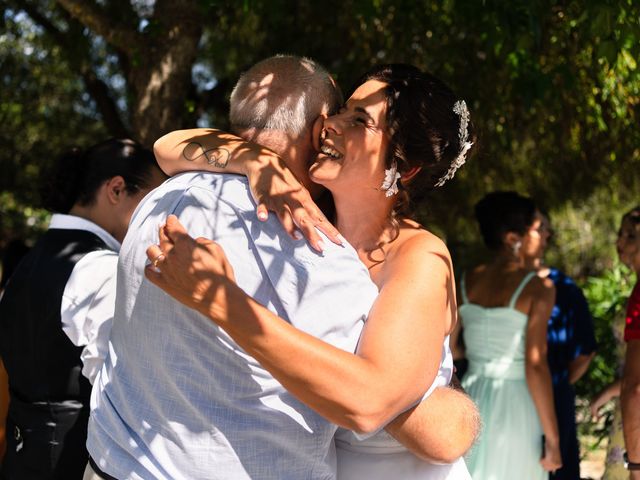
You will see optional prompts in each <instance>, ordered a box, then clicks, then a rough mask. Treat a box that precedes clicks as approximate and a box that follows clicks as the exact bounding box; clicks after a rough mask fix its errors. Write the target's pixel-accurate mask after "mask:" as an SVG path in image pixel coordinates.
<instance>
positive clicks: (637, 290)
mask: <svg viewBox="0 0 640 480" xmlns="http://www.w3.org/2000/svg"><path fill="white" fill-rule="evenodd" d="M631 340H640V282H638V283H637V284H636V286H635V287H634V288H633V292H631V296H630V297H629V303H627V316H626V324H625V329H624V341H625V342H629V341H631Z"/></svg>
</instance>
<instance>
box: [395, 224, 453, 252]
mask: <svg viewBox="0 0 640 480" xmlns="http://www.w3.org/2000/svg"><path fill="white" fill-rule="evenodd" d="M396 241H397V242H398V243H397V251H398V253H400V252H402V253H403V254H407V253H420V254H435V255H444V256H445V257H446V258H447V259H449V260H450V259H451V255H450V253H449V249H448V248H447V245H446V244H445V243H444V241H443V240H442V239H441V238H440V237H438V236H437V235H435V234H434V233H432V232H430V231H429V230H427V229H426V228H424V227H423V226H422V225H420V224H419V223H417V222H415V221H413V220H403V221H402V223H401V225H400V233H399V235H398V238H397V240H396Z"/></svg>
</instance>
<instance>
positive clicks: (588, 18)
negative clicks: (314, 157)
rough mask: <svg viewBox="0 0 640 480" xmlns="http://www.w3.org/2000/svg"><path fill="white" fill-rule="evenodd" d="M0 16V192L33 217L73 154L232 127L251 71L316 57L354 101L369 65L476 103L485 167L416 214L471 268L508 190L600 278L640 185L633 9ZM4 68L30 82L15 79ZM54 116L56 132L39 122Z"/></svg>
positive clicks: (637, 9)
mask: <svg viewBox="0 0 640 480" xmlns="http://www.w3.org/2000/svg"><path fill="white" fill-rule="evenodd" d="M0 8H2V11H3V22H4V25H3V27H4V30H5V31H6V32H7V33H6V34H4V35H3V47H5V44H6V49H5V50H3V56H2V60H0V61H2V62H3V82H4V83H3V93H2V94H1V95H2V97H0V98H2V106H0V108H2V109H3V111H6V112H7V113H6V115H7V118H8V122H7V125H8V128H4V129H3V131H2V132H1V133H0V141H2V142H3V143H4V144H6V145H7V146H10V148H5V149H3V151H0V166H1V168H2V170H3V172H4V171H5V169H6V171H7V172H8V175H7V176H6V177H5V178H7V179H11V180H7V181H6V183H5V184H3V185H2V188H3V191H5V190H6V191H9V192H10V193H12V195H14V196H16V197H19V198H22V197H25V196H26V197H28V198H27V199H26V200H25V201H27V200H28V201H29V202H31V201H32V200H33V199H36V200H37V198H36V197H37V196H36V195H33V194H32V193H28V194H27V195H24V194H23V193H21V192H22V191H23V189H24V186H25V183H26V184H30V181H31V179H34V178H37V177H38V175H39V174H40V172H41V171H42V169H43V168H44V166H46V164H47V163H48V162H50V161H51V160H50V159H51V158H52V157H53V156H54V155H55V154H56V153H58V152H59V148H57V147H63V146H64V145H65V144H66V145H68V144H71V143H80V144H87V143H92V142H93V141H95V140H97V139H96V137H100V136H105V135H107V134H108V135H114V136H121V135H124V134H127V135H130V136H133V137H134V138H137V139H139V140H141V141H143V142H144V143H146V144H148V145H150V144H151V143H152V142H153V140H154V139H155V138H157V137H158V136H159V135H161V134H163V133H165V132H166V131H169V130H172V129H176V128H183V127H192V126H193V125H194V124H196V123H197V122H200V123H201V124H209V125H216V126H220V127H225V126H226V120H225V119H226V111H227V98H228V94H229V90H230V87H231V85H233V83H234V82H235V80H236V79H237V77H238V75H239V74H240V72H241V71H242V70H243V69H244V68H246V67H247V66H249V65H251V64H252V63H254V62H256V61H258V60H260V59H262V58H264V57H266V56H268V55H272V54H274V53H279V52H285V53H295V54H301V55H307V56H310V57H313V58H316V59H317V60H319V61H320V62H321V63H323V64H325V65H327V66H328V68H329V69H330V70H331V71H332V72H333V73H334V74H335V76H336V78H337V79H338V82H339V83H340V84H341V85H342V86H343V88H345V89H348V87H349V86H350V85H351V83H352V82H354V81H355V79H356V78H357V77H358V75H359V74H360V73H362V72H363V71H365V70H366V69H367V68H368V67H369V66H371V65H372V64H374V63H377V62H397V61H403V62H409V63H414V64H416V65H418V66H420V67H422V68H426V69H428V70H430V71H433V72H435V73H436V74H437V75H438V76H440V77H441V78H443V79H444V80H445V81H446V82H447V83H449V84H450V85H452V86H453V87H454V89H455V90H456V91H457V92H458V93H459V95H460V96H461V97H462V98H464V99H466V100H467V103H468V105H470V108H471V110H472V119H473V121H474V123H475V126H476V129H477V131H478V134H479V135H478V142H477V145H476V146H477V153H476V155H475V156H474V157H472V158H471V159H470V161H469V162H468V165H467V166H465V168H464V169H462V170H461V171H460V173H459V174H458V175H457V178H456V181H454V182H451V183H450V184H448V185H446V186H445V187H444V188H442V189H440V190H439V191H437V192H433V193H432V194H428V195H426V196H425V197H424V198H423V199H421V200H420V202H419V205H418V210H419V213H420V218H421V219H422V220H423V221H424V222H425V223H427V224H428V225H429V226H430V227H431V228H434V229H435V230H436V231H438V232H440V233H441V234H443V235H444V236H446V237H447V240H448V241H449V243H450V244H451V245H452V247H453V248H454V250H455V251H456V252H457V255H458V258H459V261H458V264H459V265H465V264H466V263H467V262H471V261H472V260H473V259H475V258H476V257H477V254H476V252H477V251H478V248H477V247H478V245H477V242H478V235H477V232H476V229H475V226H474V222H473V221H472V205H473V204H474V203H475V202H476V201H477V200H478V199H479V198H480V197H481V196H482V195H483V194H484V193H486V192H487V191H490V190H493V189H498V188H501V189H507V188H508V189H516V190H519V191H521V192H523V193H528V194H530V195H532V196H533V197H535V198H536V199H537V200H538V201H539V202H541V203H542V204H543V205H544V206H545V207H546V208H547V209H549V210H551V213H552V215H554V217H555V224H556V225H555V226H556V229H557V230H558V231H559V233H560V234H559V236H558V237H559V240H560V241H559V242H558V248H557V249H556V252H557V253H556V260H557V264H558V265H559V266H562V267H565V269H567V270H568V272H569V273H571V274H573V275H578V276H584V275H587V274H590V273H593V272H598V271H600V270H602V269H603V268H606V267H607V266H610V265H611V258H612V254H613V251H612V248H611V247H610V245H612V244H613V235H614V233H613V232H614V231H615V228H616V223H617V221H618V220H619V216H620V213H621V212H622V210H623V209H625V208H627V207H628V206H630V204H631V203H632V202H633V199H634V192H635V191H637V189H638V186H639V180H638V176H637V175H633V174H629V172H636V171H637V170H638V166H639V163H640V153H639V149H638V145H640V131H639V130H638V129H637V128H636V124H637V117H638V103H639V99H640V94H639V92H640V78H639V71H638V67H637V64H636V59H637V58H639V53H640V52H639V49H640V25H639V20H638V19H639V18H640V4H638V2H635V1H633V0H622V1H618V2H613V1H605V2H603V1H596V0H580V1H570V2H560V1H557V0H556V1H554V0H545V1H542V0H537V1H534V2H531V1H529V0H514V1H512V2H498V1H495V0H485V1H483V2H472V1H457V2H456V1H454V0H443V1H427V0H411V1H409V0H368V1H367V0H344V1H337V0H327V1H325V2H312V1H310V0H301V1H296V2H291V1H285V0H269V1H266V0H243V1H223V0H208V1H196V0H183V1H170V0H157V1H155V2H152V1H145V2H143V1H138V0H136V1H131V2H129V1H127V0H113V1H108V2H98V1H97V0H58V1H57V2H53V1H49V0H0ZM6 40H8V41H9V43H7V42H6ZM18 43H20V44H21V45H22V48H21V49H16V48H14V47H12V45H17V44H18ZM25 49H29V51H31V52H35V53H32V54H30V55H27V54H25V52H26V50H25ZM5 55H8V57H9V58H5ZM11 56H13V57H15V58H13V59H11V58H10V57H11ZM7 62H9V63H11V62H17V63H20V64H23V65H24V64H25V62H26V64H27V65H28V69H26V70H24V71H22V73H20V72H19V71H17V70H15V69H10V70H5V68H4V65H5V63H7ZM5 71H7V72H8V73H7V74H5V73H4V72H5ZM25 72H29V73H25ZM5 86H6V87H5ZM16 89H18V90H20V91H21V92H24V97H25V98H23V95H22V94H19V95H18V96H15V95H13V92H14V91H16ZM65 110H66V111H67V113H66V114H63V111H65ZM51 112H58V113H59V115H58V117H57V118H60V119H61V120H63V121H62V123H57V122H50V121H48V120H45V118H46V117H45V115H51ZM3 125H5V123H4V122H3ZM27 125H34V126H35V125H37V126H39V128H35V129H34V128H32V129H27V128H25V127H26V126H27ZM37 138H41V139H46V140H45V141H44V142H42V143H39V142H37V141H36V140H34V139H37ZM16 143H20V144H21V145H20V146H18V147H16V146H15V144H16ZM27 172H30V173H27ZM34 201H35V200H34ZM589 228H590V229H591V230H589Z"/></svg>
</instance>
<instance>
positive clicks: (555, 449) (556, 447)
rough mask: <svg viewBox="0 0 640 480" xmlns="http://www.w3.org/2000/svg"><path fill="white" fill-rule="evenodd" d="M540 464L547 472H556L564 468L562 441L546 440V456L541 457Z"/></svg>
mask: <svg viewBox="0 0 640 480" xmlns="http://www.w3.org/2000/svg"><path fill="white" fill-rule="evenodd" d="M540 465H542V468H544V469H545V470H546V471H547V472H555V471H556V470H558V469H559V468H562V456H561V455H560V442H559V441H555V442H551V441H549V440H548V439H545V441H544V456H543V457H542V458H541V459H540Z"/></svg>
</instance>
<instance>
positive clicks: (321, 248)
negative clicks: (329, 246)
mask: <svg viewBox="0 0 640 480" xmlns="http://www.w3.org/2000/svg"><path fill="white" fill-rule="evenodd" d="M316 249H317V250H318V251H319V252H324V242H323V241H322V240H318V241H317V242H316Z"/></svg>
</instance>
